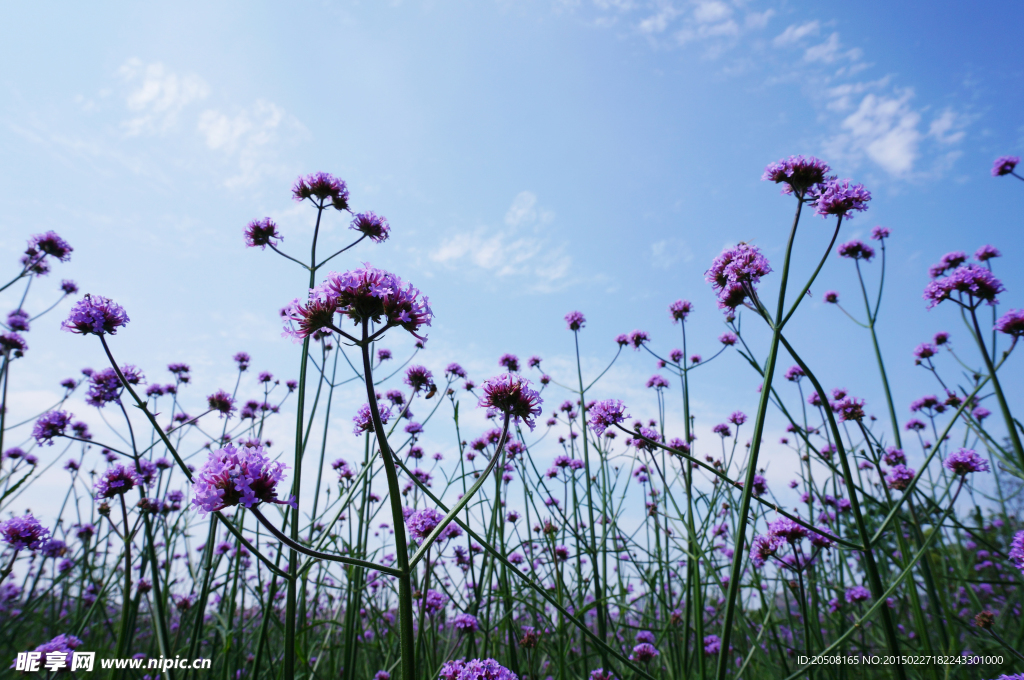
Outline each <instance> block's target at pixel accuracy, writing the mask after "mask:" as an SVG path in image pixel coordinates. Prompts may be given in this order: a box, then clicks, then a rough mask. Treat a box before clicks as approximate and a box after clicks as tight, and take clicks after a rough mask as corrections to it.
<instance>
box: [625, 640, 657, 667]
mask: <svg viewBox="0 0 1024 680" xmlns="http://www.w3.org/2000/svg"><path fill="white" fill-rule="evenodd" d="M660 654H661V652H659V651H658V650H657V649H656V648H655V646H654V645H652V644H651V643H649V642H641V643H640V644H638V645H637V646H636V647H633V653H632V654H630V655H629V660H630V661H639V662H640V663H647V662H648V661H650V660H651V659H653V658H654V657H656V656H659V655H660Z"/></svg>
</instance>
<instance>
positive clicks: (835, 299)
mask: <svg viewBox="0 0 1024 680" xmlns="http://www.w3.org/2000/svg"><path fill="white" fill-rule="evenodd" d="M822 300H823V301H824V302H827V303H829V304H832V305H834V304H838V303H839V293H837V292H836V291H834V290H826V291H825V296H824V297H823V298H822Z"/></svg>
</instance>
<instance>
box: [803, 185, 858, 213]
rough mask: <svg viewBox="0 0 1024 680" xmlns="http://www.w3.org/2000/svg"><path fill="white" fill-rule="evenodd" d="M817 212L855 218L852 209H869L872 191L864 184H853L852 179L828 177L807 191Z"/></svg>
mask: <svg viewBox="0 0 1024 680" xmlns="http://www.w3.org/2000/svg"><path fill="white" fill-rule="evenodd" d="M807 195H808V196H809V197H810V199H811V200H810V202H811V205H813V206H814V207H815V212H817V214H819V215H821V216H822V217H823V218H825V217H828V216H829V215H838V216H839V217H845V218H847V219H853V215H852V214H851V212H852V211H854V210H858V211H864V210H867V209H868V205H867V203H868V201H870V200H871V192H869V191H868V190H866V189H865V188H864V185H863V184H851V183H850V180H848V179H844V180H836V179H828V180H825V181H824V182H822V183H821V184H818V185H817V186H815V187H813V188H811V189H810V191H808V192H807Z"/></svg>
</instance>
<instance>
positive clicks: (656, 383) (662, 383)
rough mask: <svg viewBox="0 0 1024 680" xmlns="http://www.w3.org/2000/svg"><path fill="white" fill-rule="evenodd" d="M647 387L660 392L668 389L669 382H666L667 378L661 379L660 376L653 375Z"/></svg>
mask: <svg viewBox="0 0 1024 680" xmlns="http://www.w3.org/2000/svg"><path fill="white" fill-rule="evenodd" d="M647 386H648V387H653V388H655V389H659V390H660V389H664V388H666V387H668V380H665V378H663V377H661V376H660V375H652V376H651V377H650V379H649V380H648V381H647Z"/></svg>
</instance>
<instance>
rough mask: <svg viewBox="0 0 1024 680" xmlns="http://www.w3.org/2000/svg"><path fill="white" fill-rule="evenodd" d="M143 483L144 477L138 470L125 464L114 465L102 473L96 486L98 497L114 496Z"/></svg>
mask: <svg viewBox="0 0 1024 680" xmlns="http://www.w3.org/2000/svg"><path fill="white" fill-rule="evenodd" d="M141 485H142V477H140V476H139V473H138V472H136V471H135V470H133V469H132V468H129V467H125V466H124V465H113V466H111V467H109V468H107V469H106V471H105V472H104V473H103V474H101V475H100V478H99V479H98V480H96V486H95V487H94V488H95V490H96V497H97V498H113V497H114V496H118V495H122V494H124V493H126V492H128V491H130V490H131V489H133V488H135V487H136V486H141Z"/></svg>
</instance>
